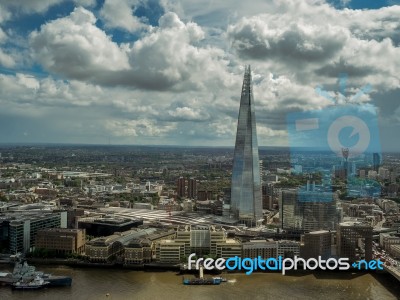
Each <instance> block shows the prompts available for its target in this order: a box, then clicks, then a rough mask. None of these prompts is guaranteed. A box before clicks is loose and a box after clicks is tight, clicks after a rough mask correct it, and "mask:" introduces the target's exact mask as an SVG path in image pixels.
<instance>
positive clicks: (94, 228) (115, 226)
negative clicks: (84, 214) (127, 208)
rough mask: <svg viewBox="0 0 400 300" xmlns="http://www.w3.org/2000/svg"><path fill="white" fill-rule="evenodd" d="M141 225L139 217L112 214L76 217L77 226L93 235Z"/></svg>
mask: <svg viewBox="0 0 400 300" xmlns="http://www.w3.org/2000/svg"><path fill="white" fill-rule="evenodd" d="M139 225H143V220H141V219H127V218H119V217H114V216H105V217H88V218H80V219H78V228H80V229H86V234H88V235H92V236H95V237H100V236H109V235H112V234H113V233H114V232H117V231H118V232H122V231H127V230H129V229H132V228H134V227H138V226H139Z"/></svg>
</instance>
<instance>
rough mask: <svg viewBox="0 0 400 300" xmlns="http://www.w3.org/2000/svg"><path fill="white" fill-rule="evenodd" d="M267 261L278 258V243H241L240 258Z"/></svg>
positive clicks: (262, 241)
mask: <svg viewBox="0 0 400 300" xmlns="http://www.w3.org/2000/svg"><path fill="white" fill-rule="evenodd" d="M259 256H260V257H262V258H263V259H268V258H270V257H275V258H276V257H277V256H278V243H277V242H275V241H268V240H250V241H248V242H244V243H242V257H250V258H257V257H259Z"/></svg>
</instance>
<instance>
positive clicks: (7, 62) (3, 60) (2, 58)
mask: <svg viewBox="0 0 400 300" xmlns="http://www.w3.org/2000/svg"><path fill="white" fill-rule="evenodd" d="M0 65H1V66H4V67H7V68H12V67H13V66H14V65H15V60H14V58H13V57H12V56H11V55H9V54H7V53H5V52H4V51H3V50H2V49H0Z"/></svg>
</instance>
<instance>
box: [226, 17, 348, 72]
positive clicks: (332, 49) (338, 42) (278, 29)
mask: <svg viewBox="0 0 400 300" xmlns="http://www.w3.org/2000/svg"><path fill="white" fill-rule="evenodd" d="M321 25H322V24H321ZM321 25H317V24H310V23H307V22H305V21H301V20H291V21H289V20H288V19H287V18H282V17H281V16H276V15H270V14H265V15H258V16H255V17H252V18H250V19H248V18H244V19H242V20H241V21H239V22H238V23H237V24H235V25H231V26H229V28H228V36H229V38H230V39H231V40H232V46H233V48H234V49H235V50H236V51H237V52H238V54H239V55H241V56H243V57H245V58H254V59H278V60H282V61H284V60H286V61H287V60H289V61H290V62H289V63H292V64H293V63H295V64H296V65H297V64H299V63H301V62H307V63H309V62H315V63H321V62H323V61H326V60H328V59H330V58H331V57H333V56H334V55H335V54H336V53H338V52H339V51H340V50H341V49H342V48H343V46H344V45H345V43H346V40H347V39H348V37H349V33H348V31H347V30H346V29H344V28H340V27H337V26H333V25H322V26H321Z"/></svg>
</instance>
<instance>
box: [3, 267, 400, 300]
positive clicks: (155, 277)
mask: <svg viewBox="0 0 400 300" xmlns="http://www.w3.org/2000/svg"><path fill="white" fill-rule="evenodd" d="M0 267H1V266H0ZM37 269H38V270H41V271H45V272H48V273H53V274H55V275H62V274H64V275H69V276H72V277H73V281H72V286H71V287H52V288H46V289H43V290H37V291H12V290H11V288H10V287H6V286H0V299H1V300H8V299H29V300H30V299H40V300H46V299H49V300H63V299H72V300H80V299H88V300H91V299H93V300H98V299H104V300H117V299H118V300H119V299H139V300H140V299H151V300H153V299H162V300H169V299H224V300H232V299H241V300H245V299H274V300H275V299H285V300H290V299H302V300H303V299H323V300H328V299H352V300H353V299H382V300H384V299H400V282H398V281H397V280H396V279H394V278H393V277H392V276H390V275H389V274H365V273H346V272H335V273H332V272H317V273H313V274H310V273H292V274H289V275H286V276H282V275H281V274H280V273H257V274H252V275H250V276H247V275H245V274H237V273H236V274H225V275H224V276H225V277H226V278H227V279H229V282H228V283H222V284H221V285H219V286H184V285H183V284H182V276H181V275H177V274H176V273H174V272H142V271H131V270H121V269H94V268H70V267H65V266H59V267H38V268H37ZM186 276H188V277H189V276H191V275H186Z"/></svg>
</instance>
